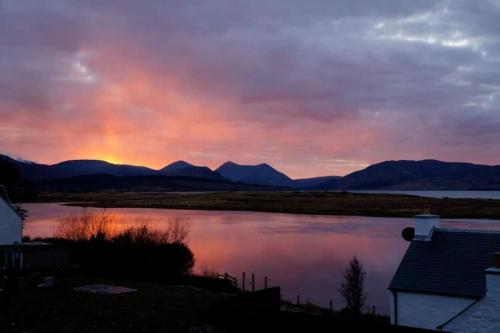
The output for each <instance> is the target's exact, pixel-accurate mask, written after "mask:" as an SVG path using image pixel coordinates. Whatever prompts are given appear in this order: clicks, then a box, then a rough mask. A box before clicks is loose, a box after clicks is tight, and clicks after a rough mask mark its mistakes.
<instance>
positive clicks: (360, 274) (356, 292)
mask: <svg viewBox="0 0 500 333" xmlns="http://www.w3.org/2000/svg"><path fill="white" fill-rule="evenodd" d="M365 275H366V272H365V271H364V270H363V266H362V265H361V263H360V262H359V260H358V259H357V258H356V256H354V257H353V258H352V259H351V261H350V262H349V266H348V267H347V269H346V270H345V272H344V281H343V282H342V285H341V286H340V289H339V292H340V294H341V295H342V297H343V298H344V300H345V302H346V309H347V310H348V311H349V312H351V313H353V314H355V315H358V314H360V313H361V309H362V308H363V305H364V304H365V299H366V296H365V293H364V282H365Z"/></svg>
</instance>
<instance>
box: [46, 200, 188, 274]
mask: <svg viewBox="0 0 500 333" xmlns="http://www.w3.org/2000/svg"><path fill="white" fill-rule="evenodd" d="M147 221H148V220H147V219H144V220H142V223H141V224H140V225H139V226H137V227H128V228H126V229H123V230H122V231H118V230H119V229H120V224H121V222H122V220H120V218H119V217H118V216H117V215H113V214H110V213H108V212H105V211H104V212H102V213H100V214H98V213H95V212H93V211H90V210H86V209H85V210H83V211H82V213H81V214H80V215H72V216H69V217H66V218H63V219H61V220H60V224H59V226H58V228H57V230H56V233H55V235H56V236H57V237H58V238H60V239H63V241H64V242H65V243H66V244H67V246H68V249H69V251H70V261H71V262H72V263H74V264H77V265H78V267H79V269H80V270H81V271H82V272H86V273H92V274H100V275H103V274H104V275H113V276H119V277H132V278H142V279H154V280H161V279H165V278H170V277H173V276H178V275H180V274H184V273H188V272H190V271H191V269H192V268H193V266H194V256H193V253H192V252H191V250H190V249H189V248H188V247H187V245H186V244H185V242H186V240H187V237H188V235H189V232H190V225H188V224H185V223H181V222H180V221H177V220H171V221H169V225H168V227H167V228H166V229H165V230H158V229H156V228H154V227H151V226H150V225H149V224H148V223H147Z"/></svg>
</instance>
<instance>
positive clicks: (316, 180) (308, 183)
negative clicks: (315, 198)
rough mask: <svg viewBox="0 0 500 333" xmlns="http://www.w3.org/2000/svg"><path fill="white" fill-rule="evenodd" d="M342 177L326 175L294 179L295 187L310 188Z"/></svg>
mask: <svg viewBox="0 0 500 333" xmlns="http://www.w3.org/2000/svg"><path fill="white" fill-rule="evenodd" d="M340 178H342V177H340V176H324V177H313V178H302V179H294V180H293V185H292V186H293V187H294V188H297V189H309V188H314V187H317V186H320V185H322V184H324V183H326V182H330V181H334V180H338V179H340Z"/></svg>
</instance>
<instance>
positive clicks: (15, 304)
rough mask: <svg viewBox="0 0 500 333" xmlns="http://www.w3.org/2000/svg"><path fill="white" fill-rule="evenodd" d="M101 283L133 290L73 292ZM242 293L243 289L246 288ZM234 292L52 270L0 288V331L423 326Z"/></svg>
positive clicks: (332, 329) (343, 329)
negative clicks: (50, 281) (36, 283)
mask: <svg viewBox="0 0 500 333" xmlns="http://www.w3.org/2000/svg"><path fill="white" fill-rule="evenodd" d="M96 283H99V284H109V285H117V286H125V287H128V288H133V289H137V291H136V292H131V293H127V294H119V295H100V294H88V293H81V292H76V291H74V290H73V288H75V287H80V286H85V285H91V284H96ZM247 295H248V294H247ZM260 303H261V301H258V300H252V299H249V298H247V297H245V295H241V296H237V295H235V294H230V293H221V292H216V291H211V290H208V289H200V288H195V287H191V286H185V285H184V286H183V285H166V284H157V283H145V282H136V281H135V282H134V281H124V280H115V279H106V278H88V277H60V278H57V284H56V286H55V287H54V288H36V287H31V288H24V289H22V290H17V291H16V292H13V293H2V292H0V331H1V332H5V333H18V332H37V333H42V332H44V333H45V332H50V333H59V332H65V333H76V332H79V333H83V332H85V333H86V332H89V333H90V332H107V333H115V332H116V333H118V332H120V333H121V332H134V333H150V332H151V333H152V332H190V333H197V332H200V333H202V332H401V333H403V332H408V333H410V332H414V333H417V332H422V333H424V332H426V331H422V330H417V329H408V328H401V327H394V326H390V325H389V320H388V318H387V317H384V316H373V315H361V316H357V317H355V318H354V317H351V316H349V315H348V314H346V313H344V312H332V311H329V310H327V309H322V308H318V307H316V306H314V305H312V304H307V305H304V306H294V305H291V304H289V303H288V304H287V303H281V309H282V310H281V311H280V303H277V304H276V305H277V306H278V307H277V308H276V307H275V305H274V304H273V305H272V306H271V307H269V306H267V305H268V303H265V304H260Z"/></svg>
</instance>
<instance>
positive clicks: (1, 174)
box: [0, 155, 21, 196]
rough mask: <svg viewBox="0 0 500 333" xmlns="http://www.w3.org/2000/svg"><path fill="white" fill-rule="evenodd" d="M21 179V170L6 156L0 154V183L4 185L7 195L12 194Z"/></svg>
mask: <svg viewBox="0 0 500 333" xmlns="http://www.w3.org/2000/svg"><path fill="white" fill-rule="evenodd" d="M20 180H21V172H20V171H19V169H18V168H17V167H16V166H15V165H14V164H13V163H12V162H11V161H10V160H9V158H7V157H6V156H3V155H0V185H4V186H5V189H6V190H7V193H9V195H11V196H13V195H14V190H15V188H16V186H17V185H18V184H19V182H20Z"/></svg>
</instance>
